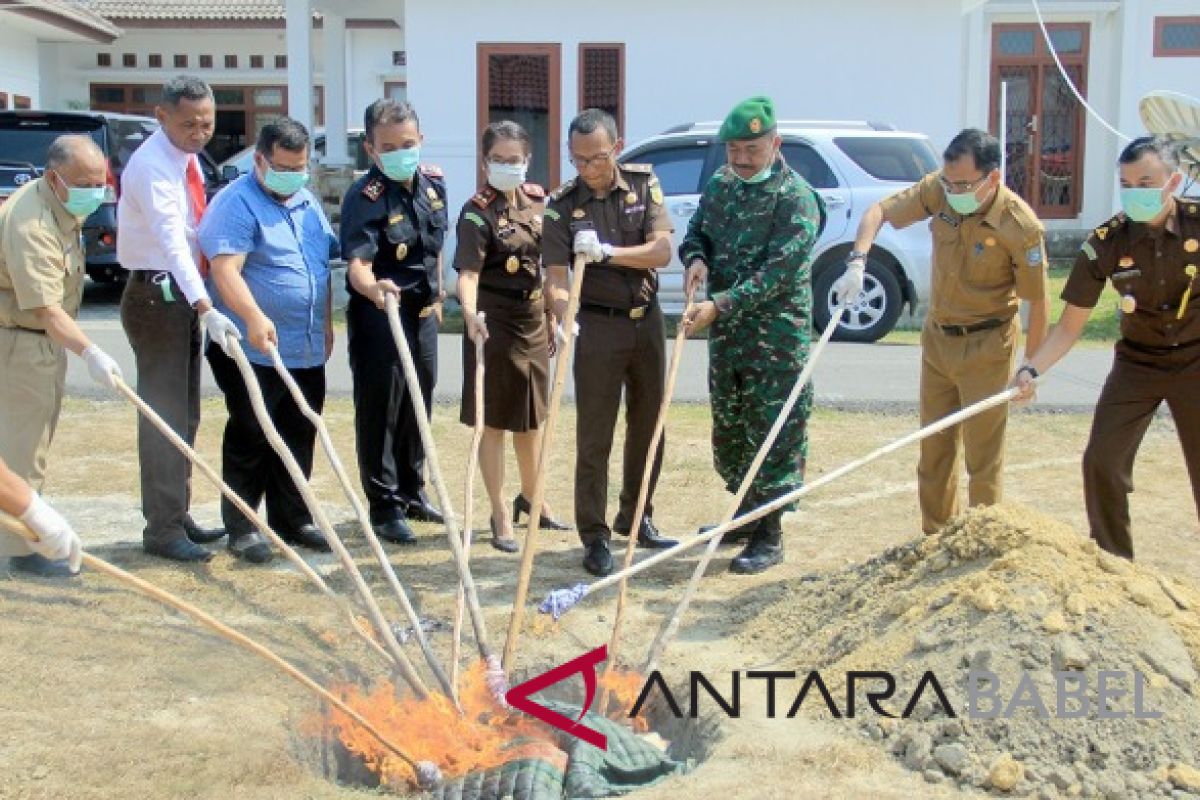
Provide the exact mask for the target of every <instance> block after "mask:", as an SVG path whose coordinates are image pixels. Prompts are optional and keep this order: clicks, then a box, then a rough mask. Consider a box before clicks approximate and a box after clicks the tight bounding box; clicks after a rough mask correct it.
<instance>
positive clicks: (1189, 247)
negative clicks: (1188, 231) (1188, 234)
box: [1183, 239, 1200, 253]
mask: <svg viewBox="0 0 1200 800" xmlns="http://www.w3.org/2000/svg"><path fill="white" fill-rule="evenodd" d="M1183 249H1184V252H1187V253H1194V252H1196V251H1197V250H1200V242H1197V241H1196V240H1195V239H1188V240H1187V241H1186V242H1184V243H1183Z"/></svg>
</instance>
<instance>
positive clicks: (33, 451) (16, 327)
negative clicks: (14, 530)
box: [0, 136, 120, 577]
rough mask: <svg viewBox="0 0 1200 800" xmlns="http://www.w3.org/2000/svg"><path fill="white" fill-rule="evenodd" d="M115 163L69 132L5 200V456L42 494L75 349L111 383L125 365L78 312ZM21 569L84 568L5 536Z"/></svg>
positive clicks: (1, 357)
mask: <svg viewBox="0 0 1200 800" xmlns="http://www.w3.org/2000/svg"><path fill="white" fill-rule="evenodd" d="M107 166H108V165H107V162H106V161H105V158H104V153H103V152H101V150H100V148H99V147H97V146H96V143H95V142H93V141H92V140H91V139H89V138H88V137H86V136H61V137H59V138H58V139H56V140H55V141H54V142H53V143H52V144H51V145H50V149H49V151H48V152H47V154H46V172H45V174H44V175H42V177H40V178H38V179H37V180H35V181H30V182H29V183H27V184H25V185H24V186H23V187H21V188H20V189H19V190H17V192H16V193H15V194H14V195H13V196H12V197H10V198H9V199H8V202H6V203H5V204H4V205H3V206H0V458H3V459H4V460H5V461H7V462H8V464H9V466H10V467H11V469H12V470H13V471H14V472H15V473H17V475H19V476H20V477H21V478H23V479H25V480H27V481H28V482H29V483H30V484H31V485H32V487H33V489H34V490H35V491H40V490H41V488H42V483H43V481H44V480H45V477H46V456H47V454H48V452H49V449H50V441H51V440H52V439H53V438H54V429H55V428H56V427H57V425H58V414H59V410H60V409H61V407H62V399H63V393H64V384H65V378H66V372H67V355H66V350H68V349H69V350H71V351H72V352H73V353H76V354H78V355H79V356H80V357H82V358H83V359H84V360H85V361H86V362H87V365H88V371H89V372H90V373H91V375H92V379H93V380H95V381H96V382H97V383H99V384H100V385H102V386H104V387H106V388H112V386H113V376H114V375H115V376H118V377H119V376H120V370H119V369H118V368H117V365H116V363H115V362H114V361H113V360H112V359H111V358H109V357H108V356H107V355H105V353H104V352H103V351H102V350H101V349H100V348H99V347H97V346H96V345H94V344H92V343H91V342H90V341H89V340H88V338H87V336H85V335H84V333H83V331H81V330H80V329H79V326H78V325H76V324H75V316H76V315H77V314H78V313H79V303H80V300H81V299H82V298H83V275H84V252H83V233H82V229H81V226H82V224H83V220H84V219H85V218H86V217H87V216H88V215H89V214H91V213H92V212H93V211H95V210H96V208H97V207H99V205H100V203H101V202H103V201H104V200H105V199H107V198H108V194H109V191H108V189H107V186H106V179H107ZM0 555H13V558H12V560H11V565H12V567H13V569H16V570H18V571H21V572H26V573H32V574H35V575H40V576H42V577H67V576H69V575H72V574H74V572H75V571H76V569H77V566H78V565H76V567H75V568H72V566H71V565H70V564H69V563H68V562H67V561H66V560H49V559H47V558H45V557H44V556H43V555H42V554H40V553H38V552H35V551H34V549H31V548H30V547H29V546H28V544H27V543H25V542H24V541H23V540H20V539H18V538H16V537H10V536H7V535H4V534H0Z"/></svg>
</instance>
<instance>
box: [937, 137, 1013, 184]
mask: <svg viewBox="0 0 1200 800" xmlns="http://www.w3.org/2000/svg"><path fill="white" fill-rule="evenodd" d="M965 155H969V156H971V159H972V160H973V161H974V162H975V167H976V168H977V169H978V170H979V171H980V172H982V173H983V174H984V175H987V174H988V173H989V172H991V171H992V170H994V169H999V168H1000V141H999V140H998V139H997V138H996V137H995V136H992V135H991V134H990V133H988V132H987V131H981V130H979V129H978V128H967V129H966V130H964V131H961V132H959V134H958V135H957V136H955V137H954V138H953V139H951V140H950V144H948V145H946V152H944V153H942V158H943V159H945V160H946V161H957V160H958V159H960V158H962V157H963V156H965Z"/></svg>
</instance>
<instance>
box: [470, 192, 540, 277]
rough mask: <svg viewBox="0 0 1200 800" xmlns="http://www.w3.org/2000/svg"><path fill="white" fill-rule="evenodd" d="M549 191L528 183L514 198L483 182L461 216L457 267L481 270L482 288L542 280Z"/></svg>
mask: <svg viewBox="0 0 1200 800" xmlns="http://www.w3.org/2000/svg"><path fill="white" fill-rule="evenodd" d="M545 199H546V193H545V191H544V190H543V189H542V187H541V186H538V185H537V184H536V183H526V184H524V185H522V186H521V187H519V188H518V189H517V191H516V193H515V200H516V202H515V203H513V204H512V205H509V203H508V198H507V197H505V196H504V194H503V193H502V192H498V191H496V190H495V189H493V188H492V187H490V186H485V187H484V188H482V189H480V190H479V191H478V192H476V193H475V196H474V197H472V198H471V199H470V200H468V201H467V203H466V205H464V206H463V209H462V213H461V214H459V216H458V249H457V250H455V252H454V268H455V269H456V270H458V271H459V272H478V273H479V286H480V288H483V289H487V288H493V289H504V290H519V291H529V290H531V289H536V288H538V287H539V286H541V285H542V265H541V257H542V213H543V212H544V210H545Z"/></svg>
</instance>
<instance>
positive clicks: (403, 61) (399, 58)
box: [392, 50, 408, 67]
mask: <svg viewBox="0 0 1200 800" xmlns="http://www.w3.org/2000/svg"><path fill="white" fill-rule="evenodd" d="M392 66H393V67H407V66H408V51H407V50H393V51H392Z"/></svg>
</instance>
